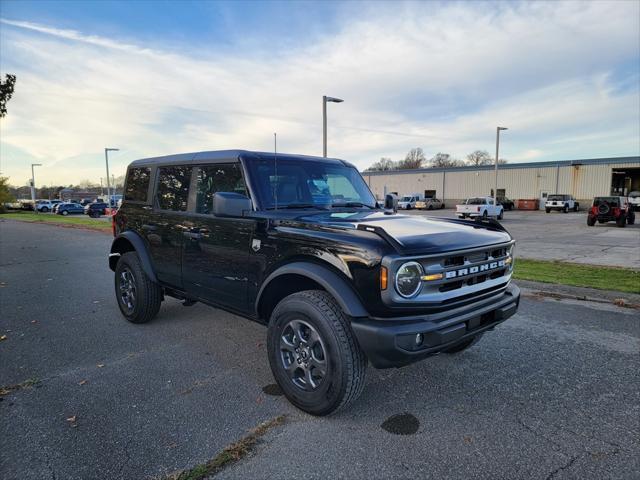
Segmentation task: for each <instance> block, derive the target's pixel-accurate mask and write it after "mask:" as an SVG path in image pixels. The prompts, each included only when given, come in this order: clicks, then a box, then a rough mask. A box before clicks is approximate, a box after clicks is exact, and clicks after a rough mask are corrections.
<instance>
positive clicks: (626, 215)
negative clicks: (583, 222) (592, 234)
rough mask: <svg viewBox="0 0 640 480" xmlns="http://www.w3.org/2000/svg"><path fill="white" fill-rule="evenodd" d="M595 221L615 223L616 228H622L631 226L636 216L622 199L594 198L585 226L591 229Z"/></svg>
mask: <svg viewBox="0 0 640 480" xmlns="http://www.w3.org/2000/svg"><path fill="white" fill-rule="evenodd" d="M596 221H597V222H598V223H605V222H616V225H617V226H618V227H624V226H625V225H626V224H627V223H628V224H629V225H633V224H634V223H635V221H636V215H635V213H633V209H632V208H630V207H629V203H628V202H627V200H626V199H625V198H624V197H596V198H594V199H593V204H592V205H591V208H590V209H589V216H588V217H587V225H589V226H590V227H593V226H594V225H595V224H596Z"/></svg>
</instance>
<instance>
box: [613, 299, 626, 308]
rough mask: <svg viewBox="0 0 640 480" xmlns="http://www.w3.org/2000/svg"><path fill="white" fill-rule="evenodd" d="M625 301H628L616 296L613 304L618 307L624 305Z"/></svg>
mask: <svg viewBox="0 0 640 480" xmlns="http://www.w3.org/2000/svg"><path fill="white" fill-rule="evenodd" d="M625 303H626V302H625V300H624V298H616V299H615V300H614V301H613V304H614V305H617V306H618V307H624V304H625Z"/></svg>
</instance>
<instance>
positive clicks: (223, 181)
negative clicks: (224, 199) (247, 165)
mask: <svg viewBox="0 0 640 480" xmlns="http://www.w3.org/2000/svg"><path fill="white" fill-rule="evenodd" d="M216 192H235V193H241V194H243V195H246V193H247V190H246V188H245V184H244V180H243V179H242V172H241V169H240V164H239V163H226V164H219V165H207V166H203V167H200V168H199V169H198V186H197V195H196V213H211V212H212V211H213V196H214V194H215V193H216Z"/></svg>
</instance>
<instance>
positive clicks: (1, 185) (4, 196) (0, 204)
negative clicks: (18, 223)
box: [0, 177, 15, 213]
mask: <svg viewBox="0 0 640 480" xmlns="http://www.w3.org/2000/svg"><path fill="white" fill-rule="evenodd" d="M14 200H15V198H14V196H13V195H11V192H10V191H9V178H7V177H0V213H4V212H5V210H6V209H5V207H4V204H5V203H9V202H13V201H14Z"/></svg>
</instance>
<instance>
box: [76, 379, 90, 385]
mask: <svg viewBox="0 0 640 480" xmlns="http://www.w3.org/2000/svg"><path fill="white" fill-rule="evenodd" d="M87 381H88V380H80V381H79V382H78V385H84V384H85V383H87Z"/></svg>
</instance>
